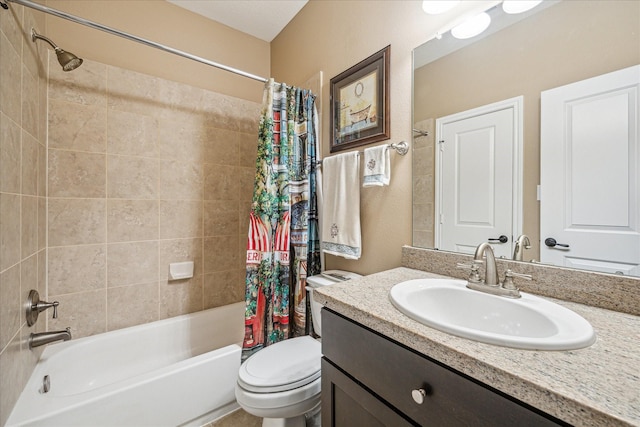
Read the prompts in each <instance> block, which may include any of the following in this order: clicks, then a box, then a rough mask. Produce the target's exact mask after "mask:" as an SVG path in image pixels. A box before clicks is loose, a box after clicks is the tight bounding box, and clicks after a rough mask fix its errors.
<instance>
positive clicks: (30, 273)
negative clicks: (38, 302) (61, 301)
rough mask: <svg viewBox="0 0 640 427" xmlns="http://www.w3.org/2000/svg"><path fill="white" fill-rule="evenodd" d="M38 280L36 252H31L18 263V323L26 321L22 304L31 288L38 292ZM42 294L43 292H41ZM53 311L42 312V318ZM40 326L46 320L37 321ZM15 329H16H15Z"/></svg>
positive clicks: (21, 323)
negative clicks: (31, 253) (30, 254)
mask: <svg viewBox="0 0 640 427" xmlns="http://www.w3.org/2000/svg"><path fill="white" fill-rule="evenodd" d="M38 280H39V272H38V254H37V253H36V254H33V255H32V256H30V257H29V258H26V259H23V260H22V262H21V263H20V288H19V289H18V292H19V299H18V307H19V310H18V311H19V312H20V313H19V320H20V323H19V325H23V326H24V324H25V322H26V318H25V313H24V304H25V302H26V301H27V299H28V297H29V292H30V291H31V290H32V289H33V290H36V291H38V292H40V291H39V290H38V289H39V288H38ZM42 295H43V296H44V295H45V294H42ZM52 313H53V312H52V311H51V310H49V311H47V312H44V313H42V316H43V318H44V319H46V317H47V314H48V315H51V314H52ZM39 323H41V324H42V326H43V325H44V324H45V323H46V322H43V321H41V322H39ZM16 330H17V329H16Z"/></svg>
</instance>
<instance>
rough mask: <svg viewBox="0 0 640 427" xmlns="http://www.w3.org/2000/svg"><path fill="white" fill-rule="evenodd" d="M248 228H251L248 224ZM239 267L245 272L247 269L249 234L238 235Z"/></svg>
mask: <svg viewBox="0 0 640 427" xmlns="http://www.w3.org/2000/svg"><path fill="white" fill-rule="evenodd" d="M247 228H249V226H248V225H247ZM238 268H239V269H241V270H242V271H243V274H244V272H246V269H247V234H241V235H240V236H238Z"/></svg>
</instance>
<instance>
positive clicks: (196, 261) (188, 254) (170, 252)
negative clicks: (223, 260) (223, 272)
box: [158, 239, 203, 281]
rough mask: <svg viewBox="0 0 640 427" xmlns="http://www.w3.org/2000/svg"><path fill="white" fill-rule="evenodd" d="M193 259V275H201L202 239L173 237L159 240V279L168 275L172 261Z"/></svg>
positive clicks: (163, 278)
mask: <svg viewBox="0 0 640 427" xmlns="http://www.w3.org/2000/svg"><path fill="white" fill-rule="evenodd" d="M183 261H193V274H194V276H201V275H202V271H203V270H202V239H173V240H161V241H160V264H159V269H158V277H159V278H160V280H161V281H163V280H166V279H167V278H168V277H169V264H170V263H172V262H183Z"/></svg>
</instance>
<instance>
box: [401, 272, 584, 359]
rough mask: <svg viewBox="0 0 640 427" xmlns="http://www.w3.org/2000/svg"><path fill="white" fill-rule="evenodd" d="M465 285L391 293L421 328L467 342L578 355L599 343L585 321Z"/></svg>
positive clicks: (526, 298)
mask: <svg viewBox="0 0 640 427" xmlns="http://www.w3.org/2000/svg"><path fill="white" fill-rule="evenodd" d="M466 284H467V282H466V281H464V280H453V279H416V280H408V281H406V282H402V283H398V284H397V285H395V286H394V287H393V288H391V291H390V295H389V296H390V299H391V302H392V303H393V305H394V306H395V307H396V308H397V309H398V310H400V311H401V312H402V313H404V314H406V315H407V316H409V317H410V318H412V319H414V320H417V321H418V322H420V323H422V324H424V325H427V326H430V327H432V328H435V329H438V330H440V331H443V332H447V333H450V334H452V335H456V336H459V337H463V338H468V339H472V340H476V341H480V342H484V343H488V344H495V345H500V346H504V347H511V348H522V349H529V350H575V349H579V348H584V347H588V346H590V345H591V344H593V343H594V342H595V340H596V334H595V331H594V330H593V327H592V326H591V324H590V323H589V322H587V321H586V320H585V319H584V318H583V317H582V316H580V315H578V314H576V313H574V312H573V311H571V310H569V309H567V308H565V307H562V306H560V305H558V304H555V303H553V302H551V301H548V300H545V299H543V298H539V297H536V296H533V295H531V294H526V293H522V298H518V299H512V298H505V297H501V296H495V295H490V294H485V293H483V292H479V291H475V290H471V289H468V288H467V287H466Z"/></svg>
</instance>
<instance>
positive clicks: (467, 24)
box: [451, 12, 491, 39]
mask: <svg viewBox="0 0 640 427" xmlns="http://www.w3.org/2000/svg"><path fill="white" fill-rule="evenodd" d="M489 24H491V17H490V16H489V14H488V13H486V12H482V13H480V14H478V15H476V16H474V17H472V18H469V19H467V20H466V21H464V22H463V23H462V24H460V25H458V26H456V27H454V28H453V29H452V30H451V35H452V36H453V37H455V38H457V39H469V38H471V37H475V36H477V35H478V34H480V33H481V32H483V31H484V30H486V29H487V28H488V27H489Z"/></svg>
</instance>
